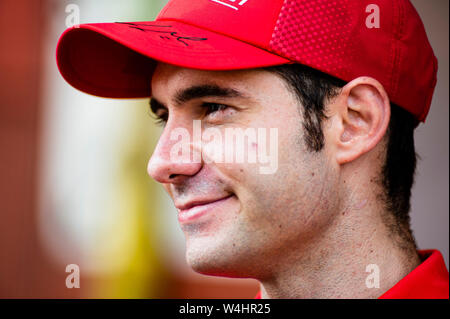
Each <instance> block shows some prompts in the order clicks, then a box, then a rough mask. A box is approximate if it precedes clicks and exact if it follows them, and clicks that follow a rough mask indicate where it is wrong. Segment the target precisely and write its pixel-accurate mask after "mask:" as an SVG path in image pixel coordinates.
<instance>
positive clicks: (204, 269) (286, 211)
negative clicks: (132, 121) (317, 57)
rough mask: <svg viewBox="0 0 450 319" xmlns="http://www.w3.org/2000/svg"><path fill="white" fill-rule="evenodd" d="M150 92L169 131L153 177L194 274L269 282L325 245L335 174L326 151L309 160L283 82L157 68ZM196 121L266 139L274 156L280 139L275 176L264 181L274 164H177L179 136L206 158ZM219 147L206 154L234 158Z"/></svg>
mask: <svg viewBox="0 0 450 319" xmlns="http://www.w3.org/2000/svg"><path fill="white" fill-rule="evenodd" d="M151 85H152V95H153V102H152V108H153V110H154V111H155V113H156V114H157V115H158V116H160V117H162V118H165V119H166V120H167V123H166V125H165V127H164V131H163V133H162V135H161V137H160V140H159V142H158V145H157V147H156V149H155V151H154V153H153V155H152V158H151V159H150V162H149V165H148V172H149V174H150V176H152V177H153V178H154V179H156V180H157V181H158V182H160V183H162V184H163V186H164V188H165V189H166V190H167V192H168V193H169V195H170V196H171V197H172V199H173V201H174V203H175V206H177V208H178V211H179V221H180V225H181V228H182V230H183V232H184V233H185V236H186V245H187V247H186V249H187V251H186V255H187V261H188V263H189V264H190V265H191V267H192V268H193V269H194V270H196V271H198V272H201V273H205V274H211V275H224V276H234V277H253V278H263V277H265V276H270V275H271V272H272V271H273V270H274V269H275V267H277V264H278V263H279V262H283V258H289V257H288V256H290V252H294V251H297V252H298V251H299V248H301V247H302V246H304V247H306V246H307V245H310V244H312V242H313V241H314V239H315V238H317V237H318V236H320V234H321V231H322V230H323V229H324V227H326V226H327V225H329V224H330V221H331V220H332V219H333V214H334V208H335V207H336V206H337V203H336V198H337V195H336V192H335V190H336V189H337V180H336V173H335V168H334V165H332V164H330V163H331V161H330V160H329V157H330V156H328V155H327V154H328V153H329V152H328V149H327V147H325V149H324V150H323V151H322V152H320V153H311V152H309V151H308V150H307V148H306V146H305V144H304V142H303V127H302V116H301V111H300V110H301V107H302V106H300V105H299V102H298V101H297V99H296V98H295V97H294V95H293V94H291V93H290V91H289V89H288V87H287V85H286V84H285V82H283V80H282V79H281V78H279V77H278V76H276V75H275V74H272V73H270V72H267V71H263V70H256V69H254V70H242V71H223V72H217V71H199V70H191V69H185V68H179V67H175V66H171V65H167V64H158V66H157V69H156V72H155V74H154V76H153V79H152V83H151ZM194 120H201V128H202V129H203V130H207V129H211V128H214V129H216V130H215V132H220V134H222V137H224V136H225V135H226V133H225V132H226V130H227V129H239V128H240V129H242V130H246V129H250V130H253V132H256V134H257V135H258V133H262V132H265V134H266V137H267V138H266V144H267V145H266V149H267V150H270V145H269V144H270V134H271V133H270V132H271V130H270V129H272V132H274V130H273V129H277V132H278V135H277V136H276V142H277V143H276V147H277V169H276V170H274V171H271V172H269V173H267V172H266V173H261V166H264V165H266V166H267V165H268V164H261V163H258V162H257V163H249V161H248V160H246V161H243V162H242V161H234V162H229V161H228V162H219V161H216V162H214V161H205V160H201V161H193V160H191V161H185V162H182V161H177V160H174V157H173V154H174V152H173V151H174V148H175V147H178V146H179V145H180V144H179V143H180V139H179V138H172V139H171V134H172V133H173V132H177V131H179V130H180V129H182V130H183V131H186V132H189V134H190V136H191V139H190V142H187V143H185V144H187V146H186V147H187V149H189V150H191V151H192V152H193V153H195V150H198V149H199V148H198V145H199V144H198V140H196V139H195V137H194V135H195V133H194V126H195V125H194ZM176 136H177V135H176ZM219 142H220V140H219V139H214V140H213V139H207V140H204V141H203V142H202V143H203V144H202V145H203V147H205V146H207V147H206V148H209V149H213V150H215V152H216V153H221V152H223V153H227V152H229V150H230V147H229V146H230V145H229V144H227V145H224V143H219ZM259 142H261V141H260V140H257V139H256V140H253V141H250V142H248V143H247V144H246V145H245V147H246V151H257V152H261V146H262V145H258V143H259ZM177 143H178V144H177ZM272 146H273V145H272ZM235 150H236V148H235ZM272 155H273V154H272Z"/></svg>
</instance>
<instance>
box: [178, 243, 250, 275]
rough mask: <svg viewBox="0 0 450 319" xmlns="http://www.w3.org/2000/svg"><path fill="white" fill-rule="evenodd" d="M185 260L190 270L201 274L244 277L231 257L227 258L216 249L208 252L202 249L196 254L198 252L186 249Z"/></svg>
mask: <svg viewBox="0 0 450 319" xmlns="http://www.w3.org/2000/svg"><path fill="white" fill-rule="evenodd" d="M186 262H187V264H188V265H189V267H191V268H192V270H194V271H195V272H197V273H199V274H202V275H208V276H220V277H231V278H243V277H246V276H245V275H244V274H242V271H239V267H238V265H237V264H236V262H235V261H234V260H233V258H227V257H226V255H225V254H224V253H222V254H221V253H220V252H217V251H216V252H213V253H209V254H208V253H206V252H205V251H203V252H202V253H201V254H198V252H195V251H191V250H190V249H188V250H187V251H186Z"/></svg>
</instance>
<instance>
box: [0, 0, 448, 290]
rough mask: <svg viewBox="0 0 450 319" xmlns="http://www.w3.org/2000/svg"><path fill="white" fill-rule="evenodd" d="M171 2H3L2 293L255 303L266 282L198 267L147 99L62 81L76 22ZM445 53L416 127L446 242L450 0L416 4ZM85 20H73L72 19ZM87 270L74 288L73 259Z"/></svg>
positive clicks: (420, 233)
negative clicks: (99, 93)
mask: <svg viewBox="0 0 450 319" xmlns="http://www.w3.org/2000/svg"><path fill="white" fill-rule="evenodd" d="M166 2H167V1H165V0H128V1H125V0H96V1H93V0H79V1H64V0H0V217H1V220H0V298H252V297H253V296H254V295H255V294H256V292H257V291H258V284H257V282H256V281H255V280H251V279H228V278H216V277H209V276H202V275H198V274H196V273H194V272H193V271H192V270H190V269H189V267H188V266H187V265H186V262H185V259H184V249H185V248H184V237H183V234H182V232H181V230H180V228H179V226H178V222H177V217H176V211H175V209H174V207H173V204H172V203H171V201H170V199H169V198H168V196H167V195H166V193H165V192H164V191H163V189H162V187H161V186H159V185H157V183H156V182H154V181H153V180H152V179H151V178H150V177H148V175H147V172H146V167H147V161H148V159H149V158H150V156H151V154H152V150H153V148H154V146H155V145H156V142H157V139H158V137H159V134H160V128H159V127H157V126H155V125H154V123H153V122H154V121H153V120H152V118H151V117H150V116H149V111H148V110H149V107H148V102H149V101H148V99H141V100H113V99H102V98H97V97H93V96H90V95H86V94H83V93H81V92H79V91H77V90H75V89H73V88H72V87H70V86H69V85H68V84H67V83H66V82H65V81H64V80H63V78H62V77H61V76H60V74H59V72H58V70H57V67H56V62H55V49H56V44H57V41H58V38H59V36H60V35H61V33H62V32H63V31H64V30H65V29H66V27H67V26H70V25H71V24H74V23H78V22H79V23H90V22H118V21H149V20H153V19H154V18H155V17H156V15H157V13H158V12H159V11H160V10H161V8H162V7H163V6H164V5H165V3H166ZM412 2H413V4H414V5H415V7H416V9H417V10H418V12H419V14H420V15H421V17H422V19H423V21H424V24H425V28H426V30H427V33H428V36H429V39H430V42H431V45H432V46H433V48H434V51H435V54H436V56H437V57H438V61H439V73H438V82H437V87H436V91H435V95H434V98H433V105H432V107H431V111H430V114H429V116H428V119H427V123H426V124H425V125H421V126H419V128H418V129H417V132H416V146H417V152H418V153H419V155H420V156H421V160H420V162H419V164H418V174H417V177H416V184H415V186H414V189H413V198H412V207H413V208H412V212H411V218H412V227H413V231H414V234H415V236H416V239H417V242H418V245H419V248H420V249H425V248H436V249H439V250H440V251H441V252H442V253H443V255H444V258H445V260H446V263H447V267H448V255H449V252H448V244H449V220H448V217H449V195H448V194H449V172H448V168H449V152H448V149H449V140H448V138H449V114H448V110H449V93H448V87H449V73H448V70H449V64H448V60H449V51H448V50H449V45H448V43H449V41H448V37H449V34H448V33H449V17H448V15H449V13H448V12H449V10H448V9H449V8H448V6H449V2H448V1H446V0H442V1H441V0H433V1H426V0H415V1H412ZM77 13H78V16H79V21H76V16H77ZM69 264H76V265H78V266H79V270H80V275H81V279H80V288H72V289H68V288H67V287H66V277H67V276H68V275H70V273H67V272H66V266H67V265H69Z"/></svg>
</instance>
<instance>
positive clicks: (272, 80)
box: [151, 62, 287, 99]
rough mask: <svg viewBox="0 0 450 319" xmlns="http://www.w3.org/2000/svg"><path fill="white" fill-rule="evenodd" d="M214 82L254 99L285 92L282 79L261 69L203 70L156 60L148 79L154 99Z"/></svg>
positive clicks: (285, 88)
mask: <svg viewBox="0 0 450 319" xmlns="http://www.w3.org/2000/svg"><path fill="white" fill-rule="evenodd" d="M205 84H206V85H208V84H215V85H218V86H221V87H224V88H232V89H236V90H239V91H240V92H243V93H246V94H247V95H248V96H253V97H255V98H256V99H258V98H262V97H265V98H267V97H268V96H273V95H278V96H279V95H280V94H286V93H287V87H286V85H285V83H284V81H283V80H282V79H281V78H280V77H278V76H277V75H276V74H273V73H271V72H268V71H266V70H263V69H248V70H232V71H206V70H194V69H188V68H182V67H178V66H174V65H170V64H165V63H161V62H160V63H158V65H157V67H156V69H155V72H154V74H153V77H152V80H151V89H152V95H153V96H154V97H155V98H164V97H165V96H174V95H175V94H176V93H177V92H179V91H180V90H183V89H186V88H188V87H191V86H196V85H205Z"/></svg>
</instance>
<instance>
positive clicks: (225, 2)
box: [210, 0, 248, 11]
mask: <svg viewBox="0 0 450 319" xmlns="http://www.w3.org/2000/svg"><path fill="white" fill-rule="evenodd" d="M210 1H212V2H215V3H218V4H221V5H223V6H225V7H228V8H231V9H233V10H236V11H237V10H239V7H242V6H243V5H244V4H245V3H246V2H247V1H248V0H241V1H239V2H237V3H236V0H223V1H220V0H210ZM230 2H231V3H230Z"/></svg>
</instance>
